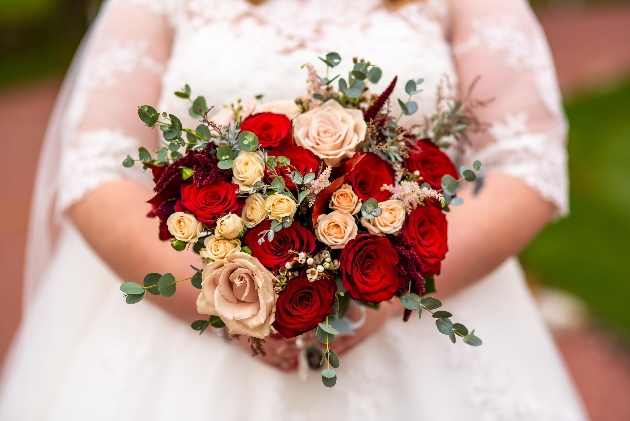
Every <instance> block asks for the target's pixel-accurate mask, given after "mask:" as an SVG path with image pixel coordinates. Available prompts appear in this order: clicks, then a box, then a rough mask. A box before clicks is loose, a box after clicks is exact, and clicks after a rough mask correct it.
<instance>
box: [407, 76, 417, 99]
mask: <svg viewBox="0 0 630 421" xmlns="http://www.w3.org/2000/svg"><path fill="white" fill-rule="evenodd" d="M415 91H416V81H415V80H413V79H412V80H409V81H407V83H406V84H405V92H407V95H414V92H415Z"/></svg>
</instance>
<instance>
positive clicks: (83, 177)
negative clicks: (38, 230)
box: [57, 130, 150, 212]
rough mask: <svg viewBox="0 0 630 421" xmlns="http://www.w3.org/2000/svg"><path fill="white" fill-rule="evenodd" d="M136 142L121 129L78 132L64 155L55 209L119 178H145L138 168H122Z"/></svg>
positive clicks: (70, 203) (61, 210) (63, 208)
mask: <svg viewBox="0 0 630 421" xmlns="http://www.w3.org/2000/svg"><path fill="white" fill-rule="evenodd" d="M137 148H138V142H137V141H136V140H135V139H133V138H130V137H128V136H125V135H124V134H123V133H122V132H120V131H118V132H117V131H110V130H98V131H93V132H83V133H81V134H80V135H79V136H78V137H77V138H76V139H75V140H74V141H73V142H72V144H71V145H68V150H67V151H66V153H65V154H64V156H63V159H62V162H61V177H60V180H61V184H60V186H59V194H58V197H57V211H58V212H63V211H64V210H66V209H67V208H68V207H69V206H70V205H72V204H73V203H75V202H77V201H78V200H80V199H81V198H83V197H84V196H85V195H86V194H87V193H89V192H91V191H93V190H94V189H96V188H97V187H99V186H101V185H102V184H104V183H106V182H108V181H114V180H119V179H122V178H130V177H131V178H134V179H137V180H144V181H147V184H148V181H150V180H148V179H147V178H146V177H147V175H145V174H144V173H142V171H141V170H129V169H126V168H123V166H122V164H121V163H122V161H123V159H125V156H127V155H128V154H133V153H135V152H136V150H137Z"/></svg>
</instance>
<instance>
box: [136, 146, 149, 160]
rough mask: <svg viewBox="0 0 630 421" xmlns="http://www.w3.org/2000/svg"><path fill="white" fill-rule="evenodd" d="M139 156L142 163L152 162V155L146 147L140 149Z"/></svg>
mask: <svg viewBox="0 0 630 421" xmlns="http://www.w3.org/2000/svg"><path fill="white" fill-rule="evenodd" d="M138 155H139V158H140V161H142V162H148V161H150V160H151V154H150V153H149V151H148V150H147V148H145V147H140V148H138Z"/></svg>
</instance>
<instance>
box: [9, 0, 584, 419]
mask: <svg viewBox="0 0 630 421" xmlns="http://www.w3.org/2000/svg"><path fill="white" fill-rule="evenodd" d="M327 51H336V52H338V53H340V54H341V56H342V57H345V58H349V57H352V56H353V55H354V56H359V57H365V58H366V59H369V60H370V61H372V62H373V63H376V64H377V65H379V66H380V67H381V68H382V69H383V71H384V77H383V79H382V81H381V82H380V84H379V85H378V86H377V87H376V88H374V92H379V91H381V90H382V89H384V87H385V86H386V84H387V83H389V81H390V80H391V79H392V78H393V76H394V75H398V76H399V80H401V81H405V80H407V79H410V78H416V79H417V78H420V77H421V78H424V79H425V83H424V85H423V87H424V92H423V93H422V94H421V95H419V96H418V102H419V108H420V112H419V113H418V114H416V116H414V117H413V118H409V119H408V120H406V121H403V123H405V124H409V123H413V122H414V121H416V122H417V121H419V119H420V118H421V117H420V116H422V115H430V114H431V113H432V112H433V111H434V107H435V101H436V95H437V86H438V85H439V84H440V81H442V80H444V78H445V77H447V78H448V79H449V80H450V83H451V84H453V85H456V84H457V82H458V81H459V82H460V83H461V84H462V86H467V85H469V84H470V83H471V82H472V81H473V80H474V79H475V77H476V76H477V75H481V76H482V80H481V82H480V83H479V85H478V89H477V90H476V91H475V96H476V97H478V98H495V101H494V102H493V103H492V104H490V105H489V106H488V107H486V108H484V109H482V110H480V112H479V117H480V118H481V119H482V120H483V121H488V122H490V123H492V128H491V130H490V131H489V133H488V134H486V135H485V136H478V137H475V140H474V142H473V144H472V145H470V146H469V147H468V148H467V149H466V150H465V151H463V152H454V153H453V159H454V160H456V161H457V162H458V163H465V164H467V165H470V164H471V163H472V160H474V159H480V160H481V161H482V162H483V163H484V166H485V168H486V171H487V172H488V173H492V172H500V173H503V174H507V175H509V176H512V177H515V178H519V179H521V180H523V181H524V182H525V183H527V184H528V185H529V186H531V188H532V189H534V190H535V191H536V192H538V193H539V194H540V195H541V197H543V198H544V199H546V200H548V201H551V202H552V203H554V204H555V205H556V208H557V213H558V216H561V215H563V214H565V213H566V212H567V190H568V188H567V173H566V150H565V136H566V127H565V123H564V117H563V114H562V108H561V102H560V95H559V92H558V87H557V83H556V79H555V72H554V68H553V65H552V60H551V58H550V55H549V52H548V48H547V45H546V42H545V39H544V36H543V34H542V31H541V30H540V28H539V26H538V24H537V23H536V21H535V18H534V16H533V14H532V12H531V10H530V9H529V6H528V5H527V3H526V1H525V0H483V2H481V1H470V0H452V1H451V2H450V3H447V2H446V0H427V1H418V2H412V3H409V4H406V5H404V6H401V7H399V8H394V7H392V6H390V5H388V4H386V3H383V2H382V1H381V0H361V1H353V0H269V1H267V2H265V3H263V4H262V5H259V6H254V5H251V4H249V3H246V2H245V1H243V0H229V1H228V0H109V2H108V3H106V4H105V5H104V6H103V10H102V11H101V13H100V15H99V18H98V20H97V22H96V23H95V25H93V28H92V30H91V34H90V35H89V37H88V38H87V41H86V42H84V45H83V46H82V47H81V50H80V53H79V54H78V58H77V60H75V64H74V65H73V69H72V70H71V72H70V74H69V76H68V78H67V80H66V83H65V85H64V88H63V90H62V94H61V95H60V99H59V102H58V105H57V108H56V111H55V114H54V116H53V120H52V122H51V126H50V128H49V132H48V136H47V142H46V144H45V146H44V149H43V151H42V157H41V163H40V172H39V175H38V181H37V193H36V201H35V208H34V213H33V218H32V224H33V225H32V226H33V229H32V232H31V239H30V243H31V247H30V249H29V261H28V265H27V291H26V294H25V298H26V299H25V314H24V320H23V323H22V326H21V329H20V331H19V334H18V336H17V338H16V340H15V343H14V345H13V348H12V352H11V355H10V358H9V360H8V362H7V364H6V369H5V372H4V376H3V379H2V391H1V396H0V419H1V420H2V421H19V420H29V421H31V420H63V421H72V420H118V421H123V420H174V419H176V420H250V419H251V420H261V421H263V420H320V421H321V420H323V419H329V420H337V419H339V420H350V421H351V420H365V421H367V420H383V419H421V420H483V421H490V420H492V421H495V420H496V421H498V420H506V421H508V420H536V421H545V420H549V421H551V420H562V421H565V420H566V421H570V420H584V419H586V415H585V414H584V412H583V410H582V407H581V403H580V401H579V398H578V397H577V395H576V393H575V391H574V388H573V386H572V384H571V381H570V379H569V377H568V376H567V373H566V371H565V368H564V366H563V364H562V362H561V360H560V358H559V356H558V353H557V351H556V349H555V347H554V344H553V341H552V339H551V337H550V335H549V333H548V332H547V330H546V328H545V326H544V324H543V321H542V320H541V317H540V315H539V314H538V312H537V310H536V307H535V304H534V302H533V300H532V297H531V295H530V293H529V291H528V289H527V287H526V284H525V281H524V278H523V274H522V271H521V269H520V267H519V264H518V262H517V261H516V259H515V258H511V259H508V260H507V261H506V262H505V263H504V264H502V265H501V266H500V267H498V268H496V270H495V271H494V272H493V273H492V274H490V275H488V276H487V277H486V278H485V279H482V280H480V281H478V282H475V283H474V284H472V285H471V286H470V287H468V288H466V289H465V290H463V291H461V292H459V293H458V294H456V295H454V296H452V297H449V298H448V299H445V300H444V301H445V308H447V309H449V310H450V311H452V312H453V313H454V314H456V315H457V317H458V319H459V320H463V321H465V322H466V324H467V325H469V326H474V327H475V328H476V329H477V333H478V335H479V336H480V337H482V338H483V340H484V344H483V346H481V347H478V348H472V347H469V346H466V345H464V344H462V343H461V342H458V343H457V344H455V345H453V344H451V343H450V341H448V339H447V338H446V337H444V336H443V335H441V334H440V333H439V332H437V331H436V329H435V326H434V324H433V322H432V320H430V319H428V318H426V317H423V318H422V319H421V320H413V319H412V320H411V321H410V322H408V323H402V322H401V321H400V320H391V321H390V322H388V324H387V325H386V326H385V328H384V329H383V331H382V332H381V333H379V334H378V335H374V336H373V337H371V338H370V339H368V340H367V341H365V342H364V343H362V344H361V345H360V346H358V347H357V348H356V349H354V350H352V351H350V352H349V353H348V354H347V356H346V357H345V358H343V360H342V365H341V367H340V368H339V370H338V373H339V381H338V383H337V385H336V386H335V388H334V389H327V388H325V387H323V386H322V384H321V380H320V378H319V377H320V376H319V373H315V374H314V375H313V376H311V379H310V380H309V381H307V382H302V381H300V380H299V379H298V377H297V376H296V375H295V374H294V373H289V374H287V373H282V372H280V371H277V370H275V369H273V368H270V367H268V366H266V365H264V364H262V363H260V362H259V361H257V360H255V359H253V358H251V357H250V356H249V355H247V354H246V353H244V352H242V351H241V350H240V349H238V348H237V347H236V346H234V345H233V344H230V343H228V342H225V341H224V340H223V339H221V338H219V337H217V336H215V335H213V334H211V333H209V332H206V334H204V335H202V336H199V335H198V334H197V333H196V332H194V331H193V330H191V329H190V327H189V326H188V325H187V324H186V323H184V322H181V321H179V320H176V319H175V318H173V317H171V316H170V315H169V314H168V313H166V312H164V311H162V310H161V309H159V308H157V307H156V306H154V305H152V304H151V303H148V302H143V303H141V304H138V305H134V306H130V305H127V304H125V301H124V299H123V297H122V294H121V292H120V291H119V289H118V286H119V282H120V279H118V278H117V276H116V275H115V274H114V273H113V272H112V271H111V270H110V269H109V268H108V267H107V266H106V265H105V264H104V263H103V262H102V261H101V260H100V258H99V257H98V256H97V255H96V254H95V253H94V252H93V251H92V250H91V249H90V248H89V246H88V245H87V244H86V243H85V242H84V240H83V239H82V237H81V236H80V234H79V233H78V232H77V231H76V229H75V228H74V227H73V226H72V225H71V224H70V223H69V222H68V221H66V220H64V219H63V216H62V215H63V211H64V210H65V209H67V208H68V206H70V205H71V204H72V203H75V202H76V201H79V200H81V198H82V197H83V196H84V195H85V194H86V193H88V192H90V191H92V190H93V189H96V188H97V187H99V186H101V185H102V184H104V183H107V182H109V181H112V180H116V179H120V178H123V177H135V178H137V179H138V180H141V181H143V182H144V181H147V179H148V174H143V173H142V172H134V171H132V170H127V169H124V168H123V167H122V165H121V162H122V160H123V158H124V156H126V154H128V153H130V154H132V155H133V154H134V152H135V151H137V148H138V146H140V145H144V146H147V147H150V148H151V149H153V148H155V147H156V146H157V133H156V131H150V130H149V129H147V128H146V127H143V125H142V124H141V123H140V121H139V120H138V119H137V115H136V107H137V106H138V105H142V104H158V107H157V109H158V110H160V111H168V112H171V113H173V114H175V115H177V116H180V117H185V116H187V107H188V104H187V103H186V102H185V101H183V100H181V99H178V98H176V97H175V96H174V95H173V94H172V93H173V92H174V91H176V90H180V89H181V88H182V87H183V86H184V84H186V83H188V84H190V86H191V87H192V88H193V91H194V93H195V94H198V95H204V96H205V97H206V98H207V99H208V102H209V104H210V105H215V106H217V109H220V108H221V105H222V104H225V103H229V102H232V101H235V100H236V99H237V98H243V99H248V98H252V97H254V96H255V95H257V94H260V93H264V94H265V100H276V99H291V98H294V97H296V96H297V95H300V94H302V93H303V92H304V89H305V78H306V74H305V72H304V70H300V66H301V65H302V64H304V63H307V62H312V63H314V64H315V65H317V63H318V60H317V57H318V56H322V55H323V54H325V53H326V52H327ZM348 61H349V60H348V59H347V60H346V63H345V67H344V66H343V65H342V68H343V69H345V70H347V66H348ZM403 86H404V83H401V84H399V85H398V87H397V89H396V93H395V95H394V98H396V97H397V96H398V97H400V98H405V97H406V96H405V94H404V91H403ZM193 124H195V121H194V120H192V119H190V118H188V119H187V120H186V121H184V125H185V126H186V125H188V126H189V127H190V126H191V125H193ZM192 127H195V126H192ZM94 223H107V224H111V223H113V222H112V221H94ZM498 223H500V222H498ZM55 230H57V235H56V241H55V243H54V247H52V238H53V236H52V232H54V231H55ZM438 290H439V279H438ZM438 296H439V294H438Z"/></svg>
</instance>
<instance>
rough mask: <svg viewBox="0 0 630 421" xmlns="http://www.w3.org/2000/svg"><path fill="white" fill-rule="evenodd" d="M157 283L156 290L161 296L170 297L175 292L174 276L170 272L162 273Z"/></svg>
mask: <svg viewBox="0 0 630 421" xmlns="http://www.w3.org/2000/svg"><path fill="white" fill-rule="evenodd" d="M157 285H158V291H159V292H160V294H161V295H162V296H163V297H172V296H173V295H174V294H175V290H176V285H175V277H174V276H173V275H172V274H171V273H167V274H165V275H162V277H161V278H160V280H159V281H158V284H157Z"/></svg>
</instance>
